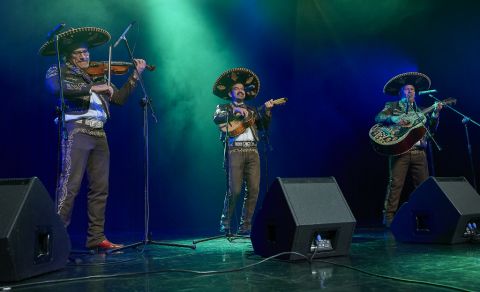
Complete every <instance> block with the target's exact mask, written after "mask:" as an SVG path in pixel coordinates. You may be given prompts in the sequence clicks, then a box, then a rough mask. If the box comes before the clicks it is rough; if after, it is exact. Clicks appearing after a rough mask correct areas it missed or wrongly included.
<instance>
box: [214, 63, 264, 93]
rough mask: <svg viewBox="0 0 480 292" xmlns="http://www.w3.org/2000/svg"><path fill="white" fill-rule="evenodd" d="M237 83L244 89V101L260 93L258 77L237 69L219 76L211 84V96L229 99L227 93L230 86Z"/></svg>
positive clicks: (251, 72) (242, 69) (246, 70)
mask: <svg viewBox="0 0 480 292" xmlns="http://www.w3.org/2000/svg"><path fill="white" fill-rule="evenodd" d="M237 83H241V84H243V86H244V87H245V91H246V92H245V99H246V100H249V99H253V98H255V97H256V96H257V95H258V92H259V91H260V80H259V78H258V76H257V75H256V74H255V73H254V72H253V71H252V70H250V69H248V68H244V67H237V68H232V69H229V70H227V71H225V72H223V73H222V74H220V77H218V78H217V80H216V81H215V83H214V84H213V94H215V95H216V96H218V97H220V98H223V99H230V96H229V95H228V93H229V92H230V90H231V88H232V86H233V85H234V84H237ZM247 89H248V90H247Z"/></svg>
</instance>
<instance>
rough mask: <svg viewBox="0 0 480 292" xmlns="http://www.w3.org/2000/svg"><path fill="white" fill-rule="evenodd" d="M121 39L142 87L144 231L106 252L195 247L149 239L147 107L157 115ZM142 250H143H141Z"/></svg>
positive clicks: (125, 39) (128, 48) (133, 60)
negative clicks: (148, 247) (140, 237)
mask: <svg viewBox="0 0 480 292" xmlns="http://www.w3.org/2000/svg"><path fill="white" fill-rule="evenodd" d="M121 39H122V40H123V41H124V43H125V46H126V48H127V50H128V54H129V56H130V59H131V61H132V64H133V65H134V66H133V68H134V70H135V72H136V73H137V77H138V81H139V83H140V86H141V87H142V91H143V98H142V99H141V100H140V106H141V107H142V108H143V141H144V156H143V171H144V196H145V205H144V207H145V233H144V238H143V240H142V241H140V242H136V243H132V244H128V245H125V246H123V247H120V248H116V249H111V250H109V251H108V252H107V253H109V254H110V253H114V252H117V251H120V250H124V249H127V248H136V247H138V246H141V245H143V248H145V247H146V246H147V245H149V244H153V245H163V246H175V247H186V248H191V249H195V248H196V247H195V245H185V244H177V243H167V242H159V241H154V240H152V239H151V234H150V232H149V219H150V202H149V197H150V196H149V168H148V166H149V162H150V161H149V156H148V144H149V142H148V109H150V113H151V114H152V117H153V120H154V121H155V123H157V117H156V115H155V111H154V109H153V106H152V103H151V99H150V97H148V94H147V91H146V88H145V84H144V83H143V78H142V75H141V74H140V73H139V72H138V70H137V67H136V66H135V58H134V57H133V53H132V50H131V49H130V46H129V44H128V40H127V38H126V37H125V36H122V37H121ZM142 251H143V250H142Z"/></svg>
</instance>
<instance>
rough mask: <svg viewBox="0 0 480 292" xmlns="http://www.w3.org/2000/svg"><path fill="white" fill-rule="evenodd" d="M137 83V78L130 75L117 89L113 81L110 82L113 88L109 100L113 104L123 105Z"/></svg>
mask: <svg viewBox="0 0 480 292" xmlns="http://www.w3.org/2000/svg"><path fill="white" fill-rule="evenodd" d="M136 84H137V79H135V78H133V74H132V76H130V77H129V78H128V80H127V82H125V84H123V86H122V88H120V89H118V88H117V87H116V86H115V85H113V83H111V86H112V88H113V95H112V98H111V99H110V102H111V103H113V104H118V105H123V104H125V102H126V101H127V99H128V97H129V96H130V95H131V94H132V92H133V90H134V89H135V87H136Z"/></svg>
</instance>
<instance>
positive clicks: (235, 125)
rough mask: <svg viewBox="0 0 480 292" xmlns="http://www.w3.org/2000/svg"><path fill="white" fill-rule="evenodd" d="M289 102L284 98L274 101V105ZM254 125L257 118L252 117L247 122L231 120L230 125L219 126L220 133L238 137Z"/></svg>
mask: <svg viewBox="0 0 480 292" xmlns="http://www.w3.org/2000/svg"><path fill="white" fill-rule="evenodd" d="M287 100H288V99H287V98H286V97H282V98H279V99H275V100H273V104H274V105H281V104H285V103H286V102H287ZM263 107H264V105H263V106H261V107H260V108H259V110H260V109H261V108H263ZM253 124H255V117H254V116H253V115H252V116H251V117H249V118H248V119H246V120H231V121H229V122H228V125H227V123H222V124H219V125H218V128H219V129H220V131H222V132H224V133H226V132H227V130H228V136H229V137H237V136H238V135H241V134H243V133H244V132H245V131H246V130H247V129H248V128H249V127H251V126H252V125H253Z"/></svg>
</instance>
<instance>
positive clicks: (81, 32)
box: [38, 27, 111, 56]
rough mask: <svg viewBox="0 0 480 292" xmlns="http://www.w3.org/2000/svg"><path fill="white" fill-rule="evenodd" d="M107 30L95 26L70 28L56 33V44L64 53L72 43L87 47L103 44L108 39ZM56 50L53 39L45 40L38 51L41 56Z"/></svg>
mask: <svg viewBox="0 0 480 292" xmlns="http://www.w3.org/2000/svg"><path fill="white" fill-rule="evenodd" d="M110 38H111V36H110V34H109V33H108V31H106V30H104V29H101V28H97V27H80V28H71V29H69V30H67V31H65V32H62V33H60V34H58V46H59V50H60V53H65V52H66V50H67V49H70V48H71V47H72V45H74V44H77V43H78V44H82V43H83V44H86V45H87V46H88V47H89V48H93V47H96V46H100V45H103V44H104V43H106V42H108V41H109V40H110ZM56 52H57V50H56V48H55V39H51V40H48V41H47V42H45V43H44V44H43V45H42V46H41V47H40V49H39V50H38V53H39V54H40V55H42V56H53V55H55V54H56Z"/></svg>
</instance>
